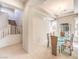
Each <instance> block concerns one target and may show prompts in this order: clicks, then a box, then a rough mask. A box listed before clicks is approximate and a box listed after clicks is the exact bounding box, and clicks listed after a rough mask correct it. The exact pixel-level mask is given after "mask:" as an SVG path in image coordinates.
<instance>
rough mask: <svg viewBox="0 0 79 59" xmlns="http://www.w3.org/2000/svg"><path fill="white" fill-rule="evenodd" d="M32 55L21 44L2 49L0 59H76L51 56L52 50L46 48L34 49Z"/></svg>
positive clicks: (65, 56) (0, 49) (60, 55)
mask: <svg viewBox="0 0 79 59" xmlns="http://www.w3.org/2000/svg"><path fill="white" fill-rule="evenodd" d="M34 48H35V49H36V50H33V52H32V53H31V54H28V53H26V52H25V51H24V49H23V48H22V45H21V44H16V45H13V46H9V47H5V48H0V59H76V58H75V57H74V56H73V55H72V56H68V55H63V54H58V55H57V56H54V55H52V54H51V49H50V48H46V47H41V46H40V47H39V46H38V47H34Z"/></svg>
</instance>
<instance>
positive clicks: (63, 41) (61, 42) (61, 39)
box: [57, 36, 70, 53]
mask: <svg viewBox="0 0 79 59" xmlns="http://www.w3.org/2000/svg"><path fill="white" fill-rule="evenodd" d="M69 39H70V37H69V36H67V37H66V36H64V37H60V36H59V37H58V41H57V49H58V50H59V53H60V52H61V45H63V44H64V43H65V41H66V40H69Z"/></svg>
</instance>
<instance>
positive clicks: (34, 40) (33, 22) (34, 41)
mask: <svg viewBox="0 0 79 59" xmlns="http://www.w3.org/2000/svg"><path fill="white" fill-rule="evenodd" d="M29 4H30V3H28V4H27V5H26V8H25V11H24V15H23V17H22V21H23V48H24V49H25V50H26V51H27V52H32V50H33V49H35V48H34V46H37V45H41V46H46V45H47V44H46V43H47V33H48V21H47V20H44V17H45V16H42V15H41V14H39V13H38V12H37V11H35V9H33V8H32V6H31V7H29Z"/></svg>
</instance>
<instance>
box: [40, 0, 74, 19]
mask: <svg viewBox="0 0 79 59" xmlns="http://www.w3.org/2000/svg"><path fill="white" fill-rule="evenodd" d="M73 2H74V0H46V1H45V2H44V3H42V4H41V5H40V9H41V10H43V12H44V11H45V12H47V13H48V14H50V15H52V16H53V17H56V16H60V15H64V14H65V13H71V12H73V11H74V3H73Z"/></svg>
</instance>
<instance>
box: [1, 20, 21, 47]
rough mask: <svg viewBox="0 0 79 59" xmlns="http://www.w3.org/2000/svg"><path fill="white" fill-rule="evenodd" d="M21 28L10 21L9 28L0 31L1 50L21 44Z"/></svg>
mask: <svg viewBox="0 0 79 59" xmlns="http://www.w3.org/2000/svg"><path fill="white" fill-rule="evenodd" d="M21 34H22V31H21V27H18V26H17V25H16V22H15V21H10V20H9V24H8V25H7V27H5V28H3V29H0V48H2V47H6V46H10V45H13V44H17V43H19V42H21V36H22V35H21Z"/></svg>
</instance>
